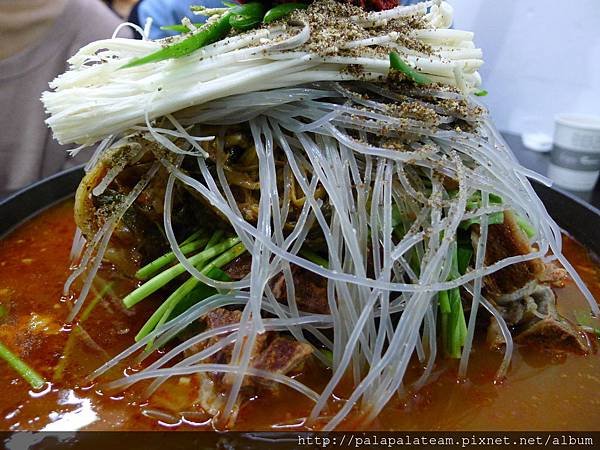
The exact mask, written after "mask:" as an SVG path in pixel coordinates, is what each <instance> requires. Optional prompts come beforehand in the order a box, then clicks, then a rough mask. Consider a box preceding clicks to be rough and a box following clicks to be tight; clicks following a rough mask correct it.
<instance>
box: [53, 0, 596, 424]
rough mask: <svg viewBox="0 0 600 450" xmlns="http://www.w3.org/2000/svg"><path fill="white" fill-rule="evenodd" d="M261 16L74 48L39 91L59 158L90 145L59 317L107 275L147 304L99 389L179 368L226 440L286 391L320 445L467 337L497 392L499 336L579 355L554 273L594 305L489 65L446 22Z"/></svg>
mask: <svg viewBox="0 0 600 450" xmlns="http://www.w3.org/2000/svg"><path fill="white" fill-rule="evenodd" d="M267 9H268V8H267V7H266V6H265V5H264V4H261V3H249V4H245V5H231V6H228V7H226V8H219V9H212V10H207V9H205V8H196V10H197V12H200V13H202V14H206V15H208V16H209V19H208V21H207V23H206V24H205V25H195V24H194V23H193V22H192V21H190V20H187V19H186V20H184V21H183V23H182V24H181V25H177V26H175V27H172V28H173V29H178V30H181V31H182V34H181V35H180V36H178V37H174V38H170V39H167V40H161V41H150V40H148V39H146V38H145V35H146V32H147V30H148V27H146V30H139V31H140V33H142V35H143V37H144V38H143V39H142V40H131V39H121V38H117V37H113V38H112V39H108V40H103V41H99V42H95V43H92V44H89V45H88V46H86V47H84V48H83V49H81V50H80V51H79V52H78V53H77V54H76V55H75V56H74V57H73V58H71V60H70V64H71V66H70V69H69V70H68V71H67V72H66V73H65V74H63V75H61V76H59V77H58V78H57V79H56V80H54V81H53V82H52V83H51V88H52V91H49V92H46V93H44V95H43V102H44V105H45V107H46V109H47V111H48V112H49V114H50V117H49V119H48V124H49V125H50V127H51V128H52V130H53V132H54V134H55V136H56V137H57V139H58V140H59V141H61V142H62V143H76V144H79V145H80V146H81V147H79V148H78V149H77V150H76V151H80V150H81V149H82V148H84V147H86V146H90V145H92V144H94V143H96V142H98V141H101V143H100V144H99V145H98V147H97V150H96V152H95V153H94V155H93V157H92V159H91V161H90V163H89V164H88V165H87V167H86V170H87V175H86V177H85V179H84V180H83V182H82V184H81V186H80V188H79V190H78V193H77V199H76V219H77V223H78V225H79V231H78V234H77V235H76V237H75V241H74V245H73V258H74V260H75V262H76V267H75V268H74V270H73V273H72V275H71V277H70V278H69V280H68V281H67V283H66V285H65V292H69V291H70V290H71V288H72V286H73V283H74V281H76V280H81V282H80V284H81V289H80V291H79V294H78V296H76V300H75V302H74V304H73V309H72V313H71V319H74V318H76V317H77V315H78V313H79V312H80V310H81V307H82V305H83V303H84V301H85V299H86V297H87V295H88V292H89V290H90V287H91V284H92V282H93V280H94V277H95V275H96V272H97V270H98V268H99V267H100V265H101V263H102V261H105V262H111V263H113V264H115V265H116V266H117V267H118V268H119V269H120V270H121V271H122V272H123V273H125V274H130V275H131V276H135V277H137V278H138V279H139V280H141V284H140V287H139V288H137V289H135V290H134V291H133V292H131V293H130V294H129V295H128V296H127V297H125V298H124V299H123V303H124V305H125V306H126V307H128V308H129V307H132V306H133V305H135V304H137V303H139V302H140V301H144V299H146V298H148V297H153V298H156V297H157V296H158V298H160V299H162V303H160V306H159V307H158V308H157V310H156V312H155V313H154V314H153V315H152V316H151V317H150V318H149V319H148V321H147V322H146V324H145V325H144V326H143V328H142V329H141V330H139V333H138V335H137V338H136V339H137V342H136V343H135V344H134V345H132V346H131V347H130V348H129V349H128V350H127V351H125V352H123V353H122V354H120V355H118V356H117V357H115V358H113V359H112V360H110V361H108V362H106V363H105V364H104V365H103V366H102V367H100V368H99V369H98V370H97V371H96V372H95V373H94V374H93V376H94V377H98V376H100V375H102V374H104V373H106V372H107V371H108V370H109V369H111V368H112V367H115V366H116V365H119V364H123V363H125V362H126V361H128V360H129V358H130V357H131V356H132V355H134V354H140V353H141V359H144V358H146V357H148V356H149V355H151V354H153V353H155V352H156V351H158V350H159V349H166V350H165V353H161V354H160V355H159V356H157V357H156V358H154V359H153V360H152V361H153V362H152V363H151V364H147V365H145V366H143V368H142V369H141V370H139V371H137V372H135V373H133V374H130V375H129V376H125V377H124V378H122V379H117V380H113V381H111V383H110V384H109V387H111V388H115V389H125V388H127V387H128V386H131V385H132V384H135V383H138V382H140V381H142V380H152V383H151V384H150V385H149V387H148V390H147V393H148V394H151V393H152V392H154V391H155V390H156V389H157V388H158V387H159V386H160V385H161V384H162V383H164V382H165V381H166V380H168V379H169V378H170V377H174V376H181V375H190V374H193V375H194V376H195V377H197V378H198V380H199V382H200V386H201V387H200V389H199V393H198V397H199V402H200V404H201V405H202V407H203V408H204V409H205V410H206V411H207V412H209V413H210V414H213V415H215V416H217V415H218V416H219V417H220V419H222V420H224V421H225V423H226V424H227V425H228V426H231V425H233V424H234V422H235V419H236V416H237V414H238V411H239V409H240V407H242V406H243V405H244V403H245V401H247V400H248V399H249V398H250V397H251V396H252V395H255V394H256V392H259V391H262V390H271V389H275V387H276V386H277V385H285V386H287V387H288V388H291V389H294V390H296V391H298V392H300V393H302V394H304V395H306V396H307V397H308V398H310V399H312V400H313V401H314V408H313V409H312V411H311V412H310V414H309V416H308V417H307V418H306V420H305V422H304V423H305V425H306V426H315V427H318V428H322V429H325V430H331V429H334V428H336V427H337V426H338V425H339V424H340V423H342V421H343V420H344V419H345V418H347V416H348V415H349V414H352V416H353V417H359V418H360V421H362V423H365V424H367V423H369V421H371V420H373V419H374V418H375V417H376V416H377V415H378V414H379V412H380V411H381V410H382V408H384V406H385V405H386V404H387V403H388V401H389V400H390V399H391V398H392V396H394V394H396V393H399V392H400V393H402V392H406V391H409V390H414V389H418V388H420V387H421V386H423V385H424V384H425V383H427V380H428V377H429V375H430V374H431V372H432V370H433V368H434V364H435V363H436V361H438V360H439V359H440V358H457V359H459V360H460V363H459V371H458V376H459V377H465V376H466V375H467V367H468V363H469V355H470V354H471V348H472V345H473V340H474V334H475V331H476V326H477V325H478V324H479V329H481V326H480V325H481V323H484V324H488V323H489V327H488V329H487V330H488V331H487V333H488V340H489V342H490V343H491V344H492V345H494V346H495V347H497V348H499V349H501V350H502V351H504V359H503V362H502V364H501V366H500V368H499V369H498V374H497V376H498V377H499V378H502V377H503V376H504V375H505V374H506V372H507V370H508V368H509V364H510V360H511V354H512V351H513V341H514V340H518V341H521V342H536V343H538V344H541V345H544V346H558V347H560V348H563V349H567V348H568V349H573V350H576V351H581V352H586V351H588V347H589V343H588V341H587V340H586V337H585V334H584V333H582V332H581V330H580V329H578V328H577V327H576V326H575V325H573V324H571V323H569V322H568V321H566V320H565V319H564V318H562V317H560V315H559V314H558V313H557V310H556V300H555V297H554V294H553V291H552V289H551V285H552V283H560V282H561V281H562V280H563V279H564V278H565V277H566V276H567V275H566V272H568V274H569V275H570V276H571V277H572V279H573V280H574V281H575V283H576V284H577V286H578V287H579V288H580V290H581V291H582V292H583V294H584V295H585V296H586V298H587V299H588V301H589V304H590V308H591V309H592V311H593V312H595V313H597V312H598V307H597V305H596V302H595V301H594V299H593V297H592V296H591V294H590V292H589V291H588V289H587V288H586V286H585V285H584V284H583V282H582V281H581V279H580V278H579V276H578V275H577V273H576V272H575V271H574V270H573V268H572V267H571V265H570V264H569V262H568V261H567V260H566V259H565V258H564V257H563V255H562V253H561V231H560V229H559V227H558V226H557V225H556V223H555V222H554V221H553V220H552V219H551V218H550V217H549V216H548V214H547V212H546V210H545V208H544V206H543V204H542V203H541V201H540V200H539V198H538V197H537V196H536V194H535V192H534V190H533V189H532V186H531V185H530V183H529V181H528V178H534V179H537V180H538V181H540V182H542V183H545V182H546V180H544V179H543V178H542V177H540V176H538V175H536V174H535V173H532V172H530V171H528V170H527V169H525V168H523V167H521V166H520V165H519V164H518V163H517V161H516V160H515V158H514V156H513V155H512V154H511V152H510V150H509V149H508V148H507V147H506V145H505V144H504V142H503V141H502V138H501V137H500V136H499V134H498V132H497V131H496V130H495V129H494V127H493V125H492V124H491V123H490V121H489V119H488V117H487V113H486V111H485V109H484V108H483V107H482V106H481V105H480V104H479V103H478V102H477V99H476V97H477V95H482V94H483V91H481V90H480V87H479V85H480V77H479V75H478V73H477V69H478V67H480V65H481V64H482V55H481V51H480V50H479V49H477V48H475V46H474V45H473V35H472V33H470V32H466V31H461V30H456V29H450V28H449V27H450V25H451V21H452V9H451V7H450V6H449V5H448V4H447V3H444V2H441V1H426V2H422V3H419V4H417V5H414V6H397V7H394V8H392V9H389V10H383V11H371V12H367V11H365V10H364V9H362V8H359V7H356V6H352V5H349V4H344V3H337V2H334V1H333V0H316V1H314V2H312V3H311V4H310V5H297V4H293V5H291V6H290V5H280V6H275V7H273V8H272V9H270V10H268V11H267ZM240 23H241V24H242V25H240ZM148 25H150V24H148ZM157 225H158V226H157ZM559 264H560V265H562V267H563V268H564V269H562V268H559ZM308 358H313V359H315V360H316V361H321V362H322V363H323V364H325V365H327V366H328V367H330V368H331V372H330V373H331V377H330V379H329V380H328V382H327V383H326V385H325V387H324V388H323V389H322V391H321V392H315V391H314V390H313V389H311V388H310V387H308V386H306V385H304V384H302V383H301V382H300V381H299V379H297V378H295V377H294V376H293V375H294V373H296V372H297V371H298V370H299V368H301V367H302V364H304V363H305V362H306V361H307V359H308ZM412 358H418V360H419V361H421V367H422V368H423V370H422V374H420V377H417V379H416V381H415V380H412V381H411V382H410V383H408V382H407V381H406V380H405V374H406V372H407V367H408V365H409V362H410V361H411V359H412ZM343 380H350V384H351V385H352V386H353V389H352V390H351V392H350V393H349V395H348V396H346V398H345V399H344V401H336V402H334V401H333V399H334V391H335V389H336V388H337V387H338V386H340V383H341V382H342V381H343ZM344 382H345V381H344ZM334 403H335V405H334Z"/></svg>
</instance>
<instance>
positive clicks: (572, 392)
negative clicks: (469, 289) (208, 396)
mask: <svg viewBox="0 0 600 450" xmlns="http://www.w3.org/2000/svg"><path fill="white" fill-rule="evenodd" d="M72 208H73V203H72V201H67V202H64V203H61V204H59V205H57V206H55V207H52V208H50V209H48V210H47V211H45V212H43V213H42V214H40V215H39V216H37V217H36V218H34V219H32V220H30V221H29V222H27V223H26V224H24V225H23V226H21V227H19V228H18V229H17V230H16V231H15V232H13V233H11V234H10V235H9V236H7V237H6V238H5V239H3V240H1V241H0V302H1V303H2V305H4V306H5V307H8V310H9V312H8V315H7V316H6V317H5V318H4V319H3V320H1V321H0V340H1V341H2V342H3V343H4V344H6V345H8V346H9V347H10V348H11V349H12V350H13V351H15V352H16V353H17V354H18V355H19V356H20V357H21V358H23V359H24V360H25V361H27V362H28V363H29V364H30V365H31V366H32V367H34V368H35V369H36V370H37V371H38V372H40V373H41V374H42V375H43V376H44V377H46V378H47V379H51V378H52V377H53V374H54V372H55V367H56V365H57V364H59V363H60V361H61V358H62V355H63V349H64V348H65V344H66V343H67V340H68V337H69V335H70V333H72V331H71V329H72V327H67V326H64V320H65V318H66V316H67V314H68V310H69V309H68V303H67V301H68V299H65V298H62V297H61V296H62V287H63V283H64V281H65V279H66V277H67V276H68V274H69V267H68V266H69V251H70V247H71V239H72V236H73V233H74V230H75V225H74V223H73V218H72ZM564 251H565V254H566V256H567V257H568V258H569V260H570V261H571V262H572V263H573V264H574V266H575V267H576V269H577V270H578V271H579V273H580V275H581V276H582V277H583V278H584V280H585V281H586V282H587V284H588V286H590V288H591V289H592V291H593V293H594V295H595V296H596V298H600V267H599V266H598V264H597V262H596V261H594V260H593V259H591V257H590V256H589V254H588V253H587V252H586V251H585V249H583V248H582V247H581V246H580V245H579V244H577V243H576V242H575V241H573V240H572V239H569V238H565V239H564ZM101 276H102V277H104V278H105V279H107V280H111V281H112V282H113V284H112V290H111V293H110V294H109V295H107V298H106V299H104V300H103V302H102V303H100V306H99V307H97V308H95V309H94V311H93V313H92V314H91V315H90V318H89V319H88V320H87V321H86V322H85V324H84V329H85V331H86V332H87V333H88V334H89V336H90V337H91V338H92V340H93V342H95V343H96V344H98V346H95V345H94V344H93V343H91V342H90V341H88V340H87V339H84V338H81V337H78V338H77V339H74V338H71V341H72V343H71V344H70V350H69V354H71V355H72V356H71V357H70V358H69V361H70V363H69V364H67V365H65V370H64V372H63V374H62V377H61V380H60V381H57V382H55V383H53V385H52V389H51V390H50V391H49V392H47V393H45V394H44V395H33V394H32V393H31V392H30V389H29V386H28V385H27V384H26V383H25V382H24V381H23V380H21V379H20V378H19V377H18V376H17V375H16V374H15V373H14V372H13V371H12V370H10V369H9V368H8V366H7V365H6V364H5V363H4V362H0V386H1V387H2V391H3V393H4V394H3V395H2V396H0V429H1V430H8V429H31V430H39V429H43V428H45V429H53V430H56V429H75V428H85V429H94V430H128V429H137V430H143V429H148V430H151V429H165V427H168V428H170V429H192V428H193V429H198V428H200V429H212V427H211V424H210V421H209V420H208V418H207V417H206V416H205V415H204V414H203V413H202V412H201V410H200V408H199V407H197V406H194V405H193V403H194V398H193V397H190V396H191V393H190V389H189V388H186V386H190V385H192V387H193V380H191V381H190V380H183V381H181V380H179V379H174V380H171V381H170V382H169V384H168V386H167V388H165V389H162V390H161V391H159V392H158V394H157V395H155V396H154V397H153V398H152V399H151V401H150V402H149V403H148V402H142V401H140V400H139V399H140V398H142V397H141V396H140V395H139V391H140V389H134V390H132V391H131V392H128V393H127V394H125V395H121V394H114V395H112V396H111V395H110V394H109V393H104V392H102V391H101V390H100V389H99V388H98V386H97V385H94V384H93V383H91V382H89V381H87V380H86V378H85V376H86V375H87V374H89V373H90V372H91V371H92V370H93V369H95V368H96V367H97V366H98V365H100V364H101V362H103V361H105V360H106V359H108V358H109V357H110V356H112V355H115V354H117V353H118V352H120V351H121V350H123V349H124V348H126V347H128V346H129V345H131V343H132V342H133V337H134V336H135V334H136V332H137V330H138V329H139V327H140V326H141V325H142V324H143V323H144V321H145V320H146V318H147V317H148V315H149V314H150V313H151V311H152V310H153V308H155V307H156V299H155V300H153V301H149V302H142V303H140V304H139V305H138V306H136V308H134V309H133V312H134V313H133V314H130V315H127V314H125V313H124V312H123V311H122V309H121V308H119V305H118V301H119V299H120V298H122V297H123V296H124V294H125V293H127V292H128V291H129V290H131V288H132V287H133V285H134V284H133V282H132V281H130V280H126V279H123V278H121V277H119V276H118V274H116V272H114V271H112V270H111V268H110V267H107V268H104V269H103V270H102V272H101ZM557 294H558V296H559V308H560V309H561V310H562V311H563V313H565V314H566V315H567V316H568V317H569V316H570V311H571V310H572V309H574V308H580V309H581V308H584V307H585V304H584V300H583V298H582V297H581V295H580V294H579V293H578V292H577V290H576V288H575V287H574V285H573V283H568V284H567V286H565V287H564V288H562V289H557ZM500 360H501V355H500V354H498V353H494V352H490V351H488V350H487V348H485V346H484V345H483V342H478V343H477V344H476V345H475V346H474V352H473V355H472V357H471V362H470V365H469V379H468V381H466V382H462V383H458V382H457V381H456V362H454V361H443V362H441V363H439V364H438V367H436V369H435V370H434V377H433V379H432V381H431V382H430V383H429V384H428V385H427V386H426V387H425V388H424V389H422V390H421V391H419V392H417V393H413V394H410V395H408V396H407V397H405V398H403V399H396V400H393V401H392V402H391V403H390V404H389V405H388V406H387V407H386V409H385V410H384V411H383V413H382V414H381V415H380V417H379V418H378V419H377V420H376V421H375V422H374V423H372V424H371V426H370V427H369V428H372V429H380V430H401V429H402V430H411V429H418V430H456V429H464V430H517V429H527V430H542V429H546V430H550V429H552V430H557V429H565V430H566V429H569V430H576V429H580V430H595V429H596V430H597V429H600V356H599V355H598V354H593V355H589V356H587V357H584V356H580V355H571V354H569V355H553V354H550V353H545V352H540V351H539V350H536V349H532V348H525V347H519V348H518V349H517V350H516V351H515V353H514V358H513V362H512V364H511V369H510V371H509V375H508V377H507V379H506V380H504V381H503V382H502V383H494V382H493V377H494V373H495V371H496V369H497V367H498V365H499V363H500ZM417 366H418V363H416V362H415V363H414V367H413V370H414V372H415V373H417V372H418V367H417ZM119 370H122V369H119ZM118 375H119V373H118V372H115V373H113V376H118ZM328 375H329V374H328V372H327V370H325V369H323V368H322V367H320V366H318V365H317V364H316V363H310V364H308V365H307V367H306V369H305V370H304V373H302V374H300V375H299V379H300V380H301V381H303V382H304V383H306V384H308V385H310V386H311V387H313V388H314V389H316V390H319V389H320V388H321V387H322V386H323V384H324V382H325V380H326V379H327V378H328ZM343 391H344V389H342V393H340V395H343ZM186 404H187V405H186ZM174 405H176V406H177V407H178V408H179V405H181V407H180V408H179V409H178V410H179V411H184V413H183V419H182V418H181V417H173V416H172V415H171V414H169V413H168V411H169V408H173V406H174ZM184 405H185V406H184ZM190 405H191V406H190ZM311 406H312V405H311V403H310V401H309V400H307V399H306V398H304V397H302V396H301V395H300V394H297V393H295V392H291V391H289V390H288V389H281V390H280V391H279V392H277V393H276V394H273V395H268V396H262V397H258V398H257V399H255V400H253V401H252V402H250V403H249V404H248V405H247V406H246V407H244V408H243V409H242V411H241V413H240V417H239V420H238V423H237V427H238V428H239V429H243V430H269V429H287V430H290V428H292V429H293V428H294V427H295V425H299V424H300V423H301V418H302V417H305V416H306V415H307V413H308V412H309V411H310V408H311ZM345 427H353V425H352V422H347V423H346V424H345Z"/></svg>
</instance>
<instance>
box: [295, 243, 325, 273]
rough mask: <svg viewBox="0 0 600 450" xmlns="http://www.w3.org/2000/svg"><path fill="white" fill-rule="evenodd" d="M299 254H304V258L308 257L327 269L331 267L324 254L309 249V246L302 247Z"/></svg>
mask: <svg viewBox="0 0 600 450" xmlns="http://www.w3.org/2000/svg"><path fill="white" fill-rule="evenodd" d="M298 254H299V255H300V256H302V257H303V258H305V259H308V260H309V261H311V262H314V263H315V264H317V265H319V266H321V267H323V268H325V269H327V268H328V267H329V261H327V260H326V259H325V258H323V257H322V256H320V255H317V254H316V253H315V252H313V251H312V250H309V249H307V248H301V249H300V251H299V252H298Z"/></svg>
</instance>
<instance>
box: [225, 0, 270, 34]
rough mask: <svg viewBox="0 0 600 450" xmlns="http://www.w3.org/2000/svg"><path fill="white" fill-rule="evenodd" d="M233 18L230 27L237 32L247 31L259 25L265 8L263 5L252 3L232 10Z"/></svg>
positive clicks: (230, 20)
mask: <svg viewBox="0 0 600 450" xmlns="http://www.w3.org/2000/svg"><path fill="white" fill-rule="evenodd" d="M231 12H232V16H231V17H230V19H229V25H231V26H232V27H233V28H235V29H236V30H240V31H245V30H249V29H250V28H253V27H255V26H256V25H258V24H259V23H260V22H261V20H262V17H263V14H264V12H265V8H264V6H263V4H262V3H258V2H252V3H247V4H245V5H241V6H236V7H235V8H232V9H231Z"/></svg>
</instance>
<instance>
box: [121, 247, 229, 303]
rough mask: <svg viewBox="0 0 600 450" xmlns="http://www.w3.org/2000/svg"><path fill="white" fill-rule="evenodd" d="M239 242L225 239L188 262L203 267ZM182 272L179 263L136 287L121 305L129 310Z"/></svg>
mask: <svg viewBox="0 0 600 450" xmlns="http://www.w3.org/2000/svg"><path fill="white" fill-rule="evenodd" d="M239 241H240V239H239V238H238V237H232V238H229V239H225V240H224V241H223V242H221V243H220V244H218V245H215V246H214V247H211V248H207V249H206V250H203V251H202V252H200V253H198V254H196V255H194V256H192V257H190V258H188V262H189V263H190V264H191V265H192V266H198V265H200V266H202V265H204V263H205V262H206V261H209V260H211V259H212V258H214V257H215V256H217V255H220V254H221V253H223V252H224V251H225V250H227V249H229V248H231V247H233V246H234V245H235V244H237V243H238V242H239ZM184 272H185V267H183V265H182V264H181V263H179V264H176V265H174V266H172V267H170V268H168V269H167V270H165V271H164V272H161V273H159V274H158V275H156V276H155V277H154V278H151V279H150V280H148V281H147V282H146V283H144V284H142V285H141V286H140V287H138V288H137V289H136V290H134V291H133V292H130V293H129V294H128V295H127V296H126V297H125V298H124V299H123V304H124V305H125V307H127V308H131V307H132V306H134V305H135V304H137V303H139V302H140V301H142V300H144V299H145V298H146V297H148V296H149V295H150V294H153V293H154V292H156V291H157V290H159V289H160V288H162V287H163V286H165V285H166V284H167V283H168V282H170V281H171V280H173V279H174V278H177V277H178V276H179V275H181V274H182V273H184Z"/></svg>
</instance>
